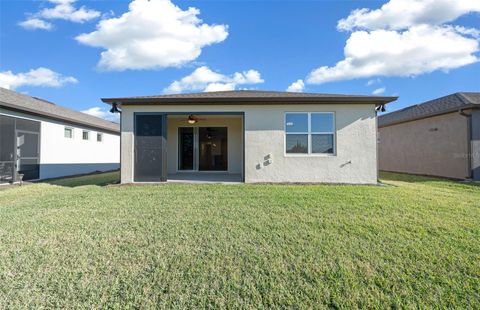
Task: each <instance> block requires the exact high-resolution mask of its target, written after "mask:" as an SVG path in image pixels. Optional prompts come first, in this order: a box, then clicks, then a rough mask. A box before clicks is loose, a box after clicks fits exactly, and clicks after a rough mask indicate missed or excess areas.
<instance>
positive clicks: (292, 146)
mask: <svg viewBox="0 0 480 310" xmlns="http://www.w3.org/2000/svg"><path fill="white" fill-rule="evenodd" d="M286 150H287V153H301V154H307V153H308V135H295V134H289V135H286Z"/></svg>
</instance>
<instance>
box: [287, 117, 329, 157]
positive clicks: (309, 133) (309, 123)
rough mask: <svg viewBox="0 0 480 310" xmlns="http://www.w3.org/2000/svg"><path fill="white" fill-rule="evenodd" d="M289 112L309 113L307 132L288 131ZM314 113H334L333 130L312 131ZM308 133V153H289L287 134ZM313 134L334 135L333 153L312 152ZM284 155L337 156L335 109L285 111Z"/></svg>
mask: <svg viewBox="0 0 480 310" xmlns="http://www.w3.org/2000/svg"><path fill="white" fill-rule="evenodd" d="M287 114H307V122H308V123H307V130H308V131H307V132H303V131H302V132H300V131H299V132H296V131H295V132H288V133H287ZM312 114H332V115H333V132H321V131H315V132H312V131H311V129H312V120H311V119H312ZM289 134H290V135H292V134H293V135H295V134H296V135H307V143H308V145H307V153H287V135H289ZM312 135H332V137H333V153H313V152H312ZM283 136H284V137H283V144H284V146H283V156H284V157H335V156H337V124H336V113H335V112H333V111H327V112H306V111H303V112H300V111H295V112H293V111H292V112H289V111H286V112H284V117H283Z"/></svg>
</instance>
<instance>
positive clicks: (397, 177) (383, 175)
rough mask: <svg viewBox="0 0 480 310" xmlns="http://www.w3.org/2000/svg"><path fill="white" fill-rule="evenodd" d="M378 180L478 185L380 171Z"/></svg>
mask: <svg viewBox="0 0 480 310" xmlns="http://www.w3.org/2000/svg"><path fill="white" fill-rule="evenodd" d="M380 180H381V181H382V182H387V183H388V182H389V181H394V182H406V183H429V184H432V185H434V184H438V185H465V186H472V187H478V186H480V183H478V182H471V181H463V180H455V179H449V178H442V177H434V176H423V175H416V174H408V173H398V172H388V171H380Z"/></svg>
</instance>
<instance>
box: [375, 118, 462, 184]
mask: <svg viewBox="0 0 480 310" xmlns="http://www.w3.org/2000/svg"><path fill="white" fill-rule="evenodd" d="M467 133H468V121H467V118H466V117H464V116H461V115H460V114H459V113H458V112H455V113H450V114H445V115H439V116H434V117H430V118H425V119H420V120H414V121H410V122H406V123H401V124H397V125H391V126H387V127H382V128H379V147H378V149H379V168H380V170H386V171H395V172H404V173H412V174H421V175H432V176H441V177H448V178H456V179H465V178H467V177H468V176H469V169H468V167H469V163H468V161H469V156H468V144H469V142H468V134H467Z"/></svg>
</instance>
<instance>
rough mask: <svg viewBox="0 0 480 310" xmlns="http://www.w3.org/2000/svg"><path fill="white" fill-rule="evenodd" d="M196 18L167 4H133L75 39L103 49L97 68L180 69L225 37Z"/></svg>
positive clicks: (155, 0)
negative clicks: (207, 47) (120, 13)
mask: <svg viewBox="0 0 480 310" xmlns="http://www.w3.org/2000/svg"><path fill="white" fill-rule="evenodd" d="M199 14H200V11H199V10H198V9H196V8H193V7H190V8H188V9H187V10H182V9H180V8H179V7H178V6H176V5H174V4H173V3H172V2H171V1H170V0H151V1H148V0H134V1H132V2H131V3H130V5H129V10H128V12H126V13H124V14H123V15H121V16H120V17H113V18H108V19H104V20H101V21H100V22H99V23H98V25H97V30H96V31H93V32H91V33H84V34H81V35H79V36H77V38H76V39H77V40H78V41H79V42H81V43H83V44H86V45H90V46H93V47H101V48H104V49H105V51H103V52H102V53H101V58H100V61H99V64H98V65H99V67H101V68H103V69H106V70H120V71H121V70H126V69H160V68H165V67H175V66H181V65H184V64H186V63H188V62H190V61H192V60H195V59H196V58H197V57H198V56H200V54H201V52H202V48H203V47H205V46H208V45H211V44H214V43H219V42H222V41H223V40H225V39H226V38H227V36H228V32H227V26H225V25H209V24H206V23H203V22H202V20H201V19H199V18H198V17H197V15H199Z"/></svg>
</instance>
